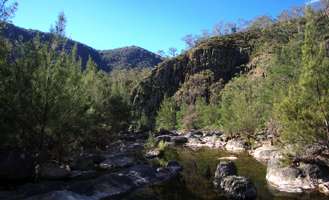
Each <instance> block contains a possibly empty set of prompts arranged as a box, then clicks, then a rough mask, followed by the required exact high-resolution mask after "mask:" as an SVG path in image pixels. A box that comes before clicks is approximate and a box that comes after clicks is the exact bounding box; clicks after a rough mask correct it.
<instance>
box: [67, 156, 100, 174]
mask: <svg viewBox="0 0 329 200" xmlns="http://www.w3.org/2000/svg"><path fill="white" fill-rule="evenodd" d="M104 160H105V157H104V156H102V155H93V154H88V155H82V156H79V157H78V158H76V159H75V160H74V161H73V163H72V165H71V168H72V169H73V170H83V171H87V170H93V169H94V168H95V166H96V165H98V164H99V163H101V162H103V161H104Z"/></svg>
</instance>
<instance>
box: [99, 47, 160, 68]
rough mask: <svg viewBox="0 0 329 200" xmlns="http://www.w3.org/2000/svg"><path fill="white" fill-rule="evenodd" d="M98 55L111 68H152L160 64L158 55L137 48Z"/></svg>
mask: <svg viewBox="0 0 329 200" xmlns="http://www.w3.org/2000/svg"><path fill="white" fill-rule="evenodd" d="M100 53H101V56H102V57H103V58H104V60H105V61H106V62H107V63H108V64H109V65H110V66H112V68H135V67H137V68H144V67H153V66H156V65H157V64H159V63H160V62H162V58H161V57H160V56H159V55H156V54H154V53H152V52H150V51H147V50H146V49H143V48H140V47H137V46H130V47H123V48H118V49H112V50H104V51H100Z"/></svg>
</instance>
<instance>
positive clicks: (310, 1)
mask: <svg viewBox="0 0 329 200" xmlns="http://www.w3.org/2000/svg"><path fill="white" fill-rule="evenodd" d="M319 1H320V0H307V1H306V5H310V4H313V3H316V2H319Z"/></svg>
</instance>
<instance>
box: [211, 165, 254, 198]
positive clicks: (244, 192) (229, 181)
mask: <svg viewBox="0 0 329 200" xmlns="http://www.w3.org/2000/svg"><path fill="white" fill-rule="evenodd" d="M236 174H237V169H236V166H235V165H234V163H233V162H232V161H220V163H219V164H218V165H217V168H216V171H215V177H214V185H215V187H216V188H217V189H219V191H220V192H222V193H224V194H225V195H226V196H228V198H229V199H237V200H240V199H241V200H245V199H246V200H249V199H250V200H252V199H256V197H257V191H256V187H255V186H254V184H253V183H252V182H251V181H250V180H249V179H248V178H246V177H242V176H237V175H236Z"/></svg>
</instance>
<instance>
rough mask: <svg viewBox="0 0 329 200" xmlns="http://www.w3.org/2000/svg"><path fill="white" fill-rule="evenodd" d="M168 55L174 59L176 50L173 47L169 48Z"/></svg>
mask: <svg viewBox="0 0 329 200" xmlns="http://www.w3.org/2000/svg"><path fill="white" fill-rule="evenodd" d="M169 55H170V56H172V57H175V56H176V55H177V49H176V48H175V47H171V48H169Z"/></svg>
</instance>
